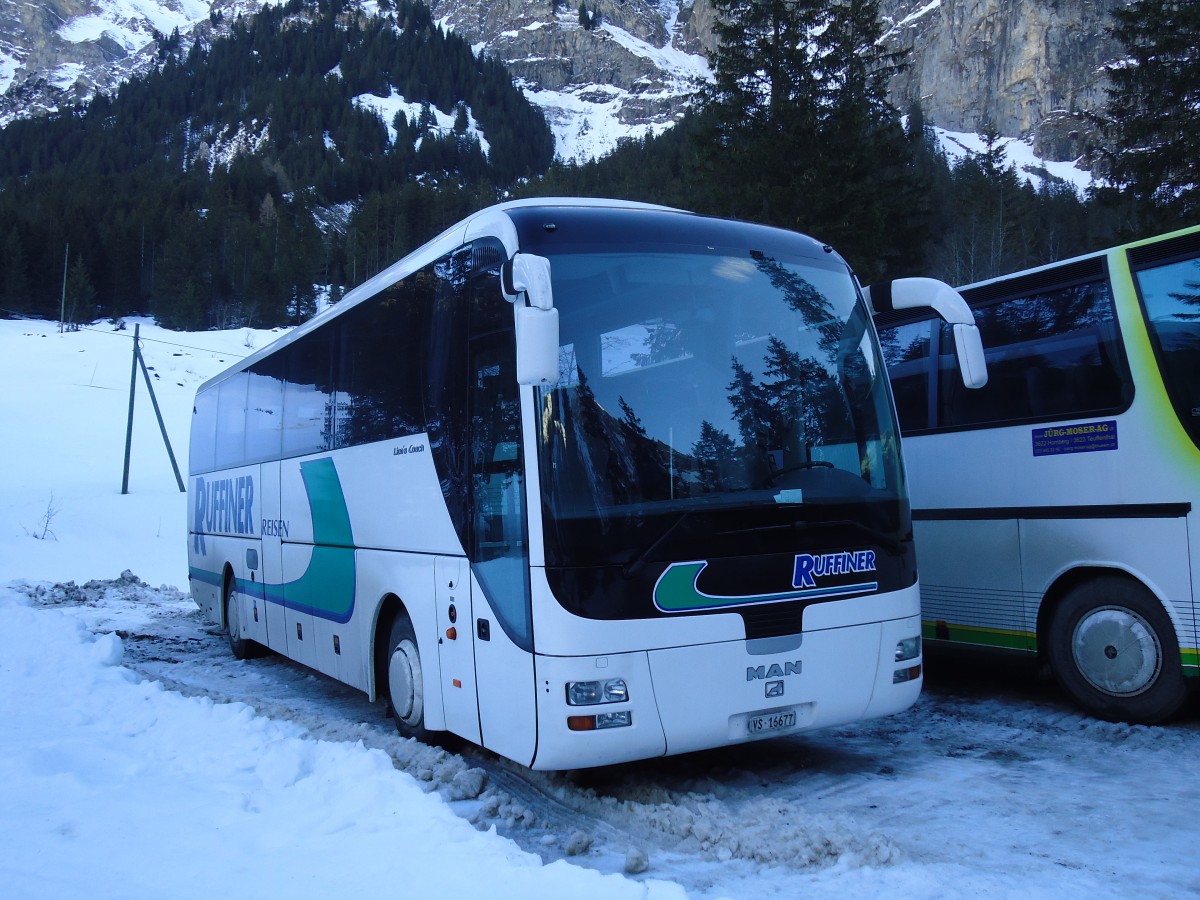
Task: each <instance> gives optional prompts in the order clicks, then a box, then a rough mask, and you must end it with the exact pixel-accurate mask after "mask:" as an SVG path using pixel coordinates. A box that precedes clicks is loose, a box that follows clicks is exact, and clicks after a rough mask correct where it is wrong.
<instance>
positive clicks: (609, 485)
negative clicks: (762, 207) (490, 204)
mask: <svg viewBox="0 0 1200 900" xmlns="http://www.w3.org/2000/svg"><path fill="white" fill-rule="evenodd" d="M557 249H558V252H554V253H551V254H549V255H550V257H551V265H552V269H553V278H554V299H555V305H556V307H557V308H558V309H559V314H560V321H561V349H560V372H559V382H558V384H557V385H555V386H554V387H552V388H545V389H540V390H539V401H540V408H539V421H538V424H537V427H538V433H539V436H538V440H539V452H540V460H539V462H540V471H541V480H542V496H543V510H544V516H543V518H544V520H545V523H546V562H547V564H548V565H551V566H556V565H557V566H596V565H601V566H603V565H621V566H626V567H629V566H638V565H641V564H643V563H644V562H648V561H652V560H669V559H672V558H675V553H677V552H686V553H688V554H690V556H689V558H699V557H700V556H704V557H706V558H709V557H717V556H729V555H739V554H749V553H785V552H789V551H794V550H795V548H796V546H797V543H798V542H800V543H804V544H807V545H809V546H811V545H812V544H813V542H814V541H816V540H818V539H819V538H818V536H817V534H818V531H819V530H826V531H827V530H828V529H829V527H830V526H831V525H833V526H836V527H839V528H840V530H841V532H843V534H842V536H839V537H836V538H832V539H834V540H841V541H843V542H844V541H856V542H859V543H862V544H863V545H868V544H883V545H885V546H892V547H895V546H896V545H898V544H900V543H901V542H903V541H905V540H907V538H908V536H909V527H910V526H909V515H908V504H907V499H906V495H905V490H904V484H903V471H902V467H901V465H900V460H899V455H898V449H897V447H898V441H897V428H896V423H895V420H894V416H893V412H892V406H891V402H890V400H889V393H888V386H887V384H888V382H887V375H886V371H885V369H884V366H883V363H882V361H881V357H880V354H879V351H878V346H877V343H876V339H875V332H874V330H873V328H872V326H871V323H870V319H869V315H868V312H867V310H866V308H865V306H864V304H863V302H862V301H861V299H860V297H859V292H858V290H857V288H856V286H855V284H854V281H853V278H852V276H851V274H850V272H849V270H848V269H847V267H846V265H845V263H843V262H842V261H840V260H839V259H837V258H836V257H832V256H831V257H829V258H827V259H822V258H814V257H800V258H796V259H786V258H779V253H778V252H777V251H772V252H771V254H770V255H768V254H767V253H764V252H758V251H754V250H747V249H741V248H739V249H730V248H720V247H711V246H681V245H660V246H658V247H651V248H649V249H648V248H647V247H646V246H645V245H642V246H641V247H640V248H634V247H620V246H616V245H613V244H607V245H604V246H603V247H602V248H599V249H598V250H597V249H595V248H592V249H590V250H589V249H586V248H585V249H580V250H578V251H571V250H568V249H567V248H557ZM810 527H811V533H806V532H808V529H809V528H810ZM846 532H848V533H846ZM685 535H686V537H685ZM676 538H678V541H677V540H676ZM830 539H831V538H830V537H828V536H826V537H825V538H824V540H826V541H828V540H830ZM673 544H677V545H678V548H677V550H673V549H672V545H673ZM685 548H686V549H685Z"/></svg>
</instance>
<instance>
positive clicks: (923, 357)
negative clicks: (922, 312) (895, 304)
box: [879, 319, 953, 433]
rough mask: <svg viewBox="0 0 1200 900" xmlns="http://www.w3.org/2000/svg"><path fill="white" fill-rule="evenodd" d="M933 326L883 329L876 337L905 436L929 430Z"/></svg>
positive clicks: (924, 323)
mask: <svg viewBox="0 0 1200 900" xmlns="http://www.w3.org/2000/svg"><path fill="white" fill-rule="evenodd" d="M934 324H935V322H934V320H932V319H925V320H924V321H920V322H907V323H905V324H903V325H897V326H895V327H894V328H887V329H884V330H883V331H881V332H880V335H879V341H880V344H881V345H882V348H883V357H884V362H885V364H886V365H887V370H888V377H889V378H890V379H891V382H892V394H893V396H894V397H895V399H896V415H897V416H898V418H899V419H900V428H901V430H902V431H904V432H905V433H907V432H910V431H924V430H926V429H928V428H930V427H931V426H932V422H931V415H930V413H931V410H930V396H931V389H930V377H931V375H932V369H931V365H932V363H931V360H930V355H929V347H930V339H931V337H932V331H933V326H934ZM951 374H953V373H951Z"/></svg>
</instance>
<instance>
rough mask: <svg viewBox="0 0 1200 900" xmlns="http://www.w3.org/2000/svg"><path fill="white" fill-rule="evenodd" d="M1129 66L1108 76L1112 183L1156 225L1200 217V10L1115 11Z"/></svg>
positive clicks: (1176, 5)
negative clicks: (1199, 169)
mask: <svg viewBox="0 0 1200 900" xmlns="http://www.w3.org/2000/svg"><path fill="white" fill-rule="evenodd" d="M1113 19H1114V20H1115V24H1114V26H1113V29H1112V33H1113V36H1114V37H1115V38H1117V40H1119V41H1120V42H1121V43H1122V44H1123V45H1124V47H1125V58H1124V60H1123V61H1122V62H1121V63H1120V64H1118V65H1114V66H1113V67H1111V68H1110V71H1109V74H1110V77H1111V79H1112V87H1111V88H1110V89H1109V92H1108V105H1107V108H1106V111H1105V112H1106V118H1107V123H1106V124H1107V125H1108V132H1109V135H1110V138H1111V140H1112V144H1113V146H1112V148H1111V151H1112V157H1111V163H1112V169H1111V175H1110V177H1111V179H1112V181H1113V182H1114V183H1115V184H1116V185H1118V186H1120V187H1123V188H1126V189H1128V190H1129V191H1130V192H1132V193H1133V195H1134V196H1135V197H1136V198H1137V199H1138V200H1139V201H1142V202H1143V203H1145V204H1146V205H1147V206H1148V207H1149V211H1150V215H1151V217H1152V218H1156V219H1162V220H1164V221H1166V222H1168V223H1169V222H1170V221H1171V220H1173V219H1177V218H1182V219H1187V220H1191V219H1195V218H1196V216H1197V213H1200V183H1198V182H1197V178H1196V160H1197V159H1198V158H1200V54H1198V53H1197V52H1196V48H1197V47H1198V46H1200V2H1197V0H1135V2H1133V3H1131V4H1130V5H1129V6H1128V7H1125V8H1117V9H1114V10H1113Z"/></svg>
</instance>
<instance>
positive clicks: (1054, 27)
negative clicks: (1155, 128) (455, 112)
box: [0, 0, 1128, 160]
mask: <svg viewBox="0 0 1200 900" xmlns="http://www.w3.org/2000/svg"><path fill="white" fill-rule="evenodd" d="M1122 2H1128V0H1074V2H1069V0H883V2H882V12H883V15H884V19H885V24H886V26H887V36H886V38H885V40H886V41H887V42H888V44H889V45H890V46H893V47H896V48H902V49H907V50H910V65H909V67H908V69H907V70H906V71H905V72H904V73H903V74H901V75H900V76H898V77H897V78H896V79H895V80H894V83H893V85H892V90H893V97H894V99H895V102H896V104H897V105H898V106H899V107H900V108H901V109H904V108H906V107H907V106H908V105H909V104H910V103H911V102H913V101H916V102H919V103H920V104H921V107H922V109H923V111H924V113H925V116H926V118H927V120H928V121H930V122H931V123H933V124H936V125H939V126H941V127H943V128H946V129H949V130H955V131H968V132H969V131H979V130H982V129H983V127H984V125H985V123H989V122H990V123H991V124H992V126H994V127H995V128H996V129H997V131H998V132H999V133H1000V134H1002V135H1008V136H1017V135H1023V136H1032V137H1033V138H1034V139H1035V149H1036V150H1037V152H1038V153H1039V154H1040V155H1042V156H1043V157H1045V158H1047V159H1059V160H1062V159H1073V158H1075V157H1077V156H1079V155H1080V153H1081V152H1082V150H1083V148H1084V146H1085V144H1086V142H1087V139H1088V131H1087V127H1086V121H1085V114H1086V113H1087V112H1088V111H1090V110H1095V109H1097V108H1099V107H1100V106H1101V105H1102V104H1103V102H1104V86H1105V81H1104V75H1103V65H1104V63H1105V62H1107V61H1109V60H1111V59H1113V58H1115V56H1116V55H1117V53H1118V50H1119V48H1117V47H1115V46H1114V45H1113V43H1112V41H1111V40H1110V39H1109V38H1108V37H1107V35H1106V25H1107V22H1108V17H1109V13H1110V11H1111V9H1112V8H1113V7H1114V6H1116V5H1118V4H1119V3H1122ZM255 3H256V0H217V2H216V3H210V2H206V0H157V4H156V3H152V2H141V3H138V4H137V5H136V6H131V5H129V4H126V3H118V2H116V0H48V2H45V3H41V4H30V3H27V2H24V0H0V123H3V122H4V121H8V120H10V119H11V118H12V117H14V116H18V115H28V114H36V112H37V111H39V110H44V109H50V108H54V107H55V106H57V105H59V104H61V103H69V102H73V101H75V100H77V99H80V98H83V97H87V96H89V95H90V94H91V93H92V92H93V91H95V90H97V89H100V90H104V89H109V88H111V87H112V86H113V85H114V84H116V83H117V82H118V81H119V80H120V79H121V78H124V77H128V74H129V73H130V72H133V71H136V70H137V69H138V68H139V67H144V66H146V65H148V64H149V63H150V61H151V60H152V58H153V54H154V50H155V43H154V33H155V32H156V31H157V32H159V33H161V34H167V33H169V32H170V31H171V29H172V28H179V29H180V30H181V31H187V30H188V29H189V28H191V27H194V26H195V25H201V26H203V27H206V28H207V27H209V25H208V22H209V10H210V7H211V8H216V9H221V10H222V11H223V12H224V14H225V16H226V21H231V20H232V18H233V16H235V15H236V14H237V13H238V12H246V11H249V10H251V9H253V8H254V6H255ZM430 6H431V8H432V9H433V12H434V15H435V17H436V18H438V19H439V20H440V21H442V22H444V23H445V26H446V27H448V28H452V29H454V30H455V31H457V32H458V33H460V34H461V35H463V36H464V37H465V38H467V39H468V40H469V41H470V42H471V44H472V45H473V46H474V47H475V49H476V51H477V52H479V53H485V54H488V55H490V56H493V57H496V58H499V59H502V60H504V61H505V62H506V63H507V64H508V65H509V67H510V68H511V69H512V71H513V73H514V75H515V77H516V78H517V79H518V81H519V82H520V84H521V85H522V86H523V87H524V88H525V90H526V91H527V93H528V95H529V96H530V99H532V100H533V101H534V102H535V103H537V104H538V105H539V106H541V107H542V108H543V109H544V110H545V111H546V114H547V117H548V119H549V120H550V122H551V124H552V126H553V127H554V129H555V132H556V135H557V139H558V152H559V155H560V156H562V157H563V158H565V159H587V158H591V157H594V156H597V155H600V154H602V153H604V152H606V151H607V150H609V149H611V148H612V147H613V146H615V145H616V143H617V142H618V141H619V140H621V139H622V138H625V137H629V136H640V135H644V134H647V133H651V132H655V131H659V130H662V129H663V128H666V127H669V126H670V125H671V123H673V122H674V121H675V120H676V119H677V117H678V116H679V115H680V114H681V113H682V110H683V109H684V108H685V106H686V103H687V98H688V96H689V95H690V94H691V93H692V92H693V90H694V89H695V87H696V85H697V84H698V83H699V82H701V81H703V80H704V79H705V78H706V77H708V75H709V71H708V66H707V56H708V55H709V54H710V53H711V52H712V49H713V47H714V37H713V29H712V25H713V19H714V13H713V8H712V5H711V3H710V0H586V8H587V11H588V14H589V16H591V17H592V18H591V19H590V20H589V22H588V23H587V24H586V25H585V24H581V22H580V14H579V5H578V2H576V0H432V2H431V3H430ZM364 7H367V8H375V4H374V3H364ZM134 10H136V11H134Z"/></svg>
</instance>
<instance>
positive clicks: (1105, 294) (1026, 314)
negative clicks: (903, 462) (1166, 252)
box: [881, 280, 1133, 433]
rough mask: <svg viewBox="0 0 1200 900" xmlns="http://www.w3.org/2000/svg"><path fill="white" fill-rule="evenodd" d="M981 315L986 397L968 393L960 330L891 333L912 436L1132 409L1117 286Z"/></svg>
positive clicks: (1037, 294) (1027, 299)
mask: <svg viewBox="0 0 1200 900" xmlns="http://www.w3.org/2000/svg"><path fill="white" fill-rule="evenodd" d="M996 286H997V285H990V286H989V287H988V290H989V291H993V292H994V291H995V289H996ZM968 299H970V298H969V297H968ZM973 306H974V311H975V321H976V323H977V324H978V326H979V331H980V335H981V337H982V339H983V347H984V353H985V355H986V358H987V366H988V383H987V385H986V386H985V387H983V388H980V389H978V390H969V389H967V388H966V387H964V386H963V382H962V377H961V375H960V374H959V371H958V360H957V358H956V356H955V352H954V338H953V335H952V333H951V328H950V326H948V325H945V324H944V323H943V324H940V327H939V328H938V329H937V330H936V331H933V330H932V326H933V325H934V324H937V323H933V322H929V321H923V322H910V323H905V324H901V325H898V326H892V327H889V328H887V329H886V330H885V331H884V333H883V335H882V337H881V341H882V343H883V346H884V354H885V358H886V360H887V365H888V375H889V377H890V378H891V380H892V389H893V392H894V393H895V397H896V406H897V410H898V413H899V418H900V426H901V428H902V429H903V431H904V432H905V433H911V432H920V431H929V430H936V429H952V428H967V427H989V426H997V425H1005V424H1012V423H1016V422H1037V421H1048V420H1053V419H1077V418H1085V417H1088V416H1094V415H1099V414H1110V413H1113V412H1118V411H1120V410H1122V409H1124V408H1125V407H1127V406H1128V405H1129V402H1130V401H1131V400H1132V398H1133V383H1132V381H1131V379H1130V376H1129V370H1128V366H1127V364H1126V362H1125V355H1124V352H1123V349H1122V346H1121V341H1120V335H1119V329H1118V326H1117V323H1116V317H1115V315H1114V312H1113V303H1112V292H1111V289H1110V287H1109V284H1108V281H1107V280H1103V281H1094V282H1089V283H1087V284H1076V285H1070V286H1067V287H1061V288H1045V289H1041V290H1038V291H1031V292H1029V293H1022V294H1020V295H1017V296H1009V297H1006V298H1004V299H1000V300H994V301H989V302H987V303H985V304H979V305H974V304H973ZM930 354H933V355H934V356H935V358H936V366H934V365H933V364H932V362H931V358H930ZM922 395H924V399H922Z"/></svg>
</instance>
